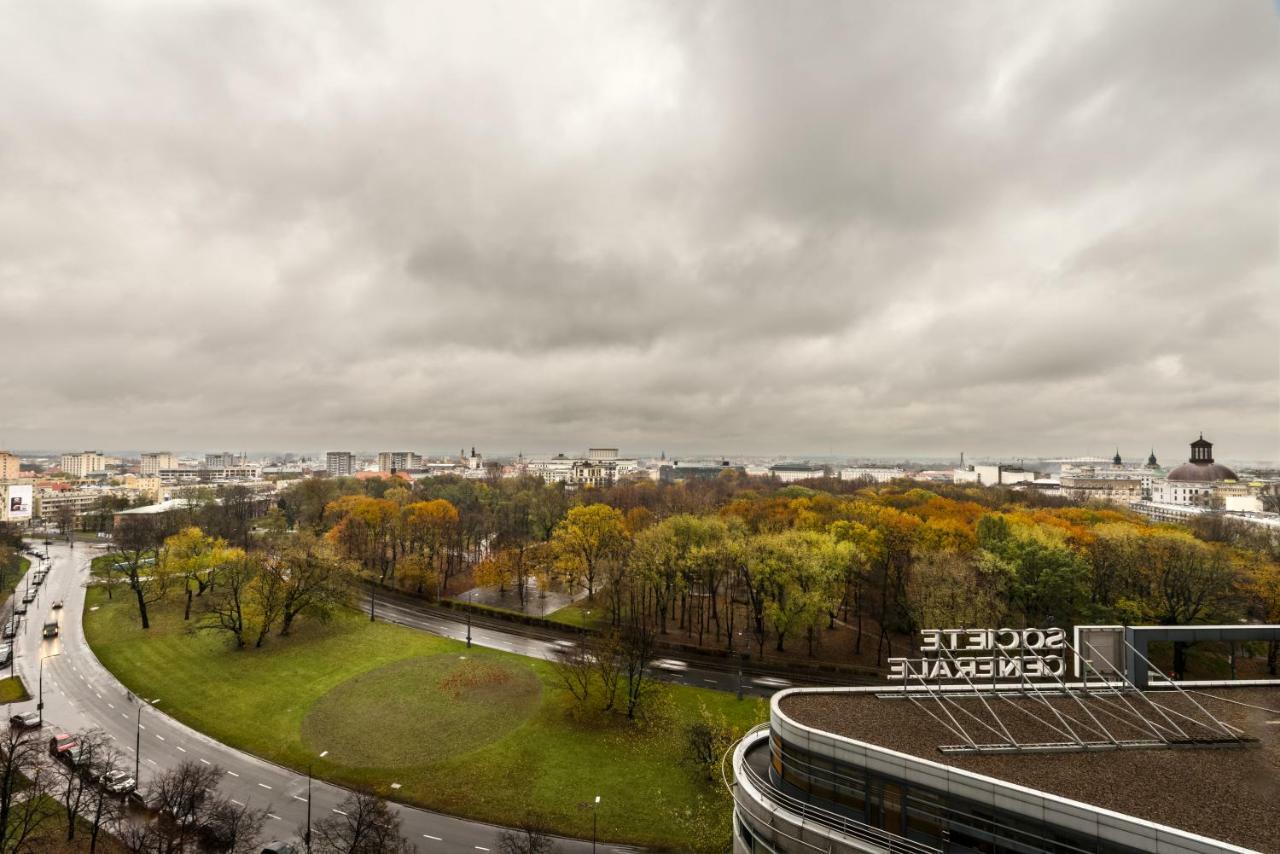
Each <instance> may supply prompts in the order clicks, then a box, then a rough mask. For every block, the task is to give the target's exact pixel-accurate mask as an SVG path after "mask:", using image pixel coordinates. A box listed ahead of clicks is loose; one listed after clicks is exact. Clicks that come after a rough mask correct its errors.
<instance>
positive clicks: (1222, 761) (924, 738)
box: [778, 687, 1280, 851]
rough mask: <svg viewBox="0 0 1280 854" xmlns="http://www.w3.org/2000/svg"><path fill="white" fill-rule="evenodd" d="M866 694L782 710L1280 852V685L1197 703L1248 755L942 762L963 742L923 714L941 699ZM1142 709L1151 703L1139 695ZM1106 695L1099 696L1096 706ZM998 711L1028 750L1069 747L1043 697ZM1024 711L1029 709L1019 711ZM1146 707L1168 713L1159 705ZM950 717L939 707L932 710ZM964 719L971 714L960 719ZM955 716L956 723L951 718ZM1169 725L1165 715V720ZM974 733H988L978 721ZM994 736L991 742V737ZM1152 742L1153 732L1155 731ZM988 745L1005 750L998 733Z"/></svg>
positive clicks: (1197, 694) (790, 703)
mask: <svg viewBox="0 0 1280 854" xmlns="http://www.w3.org/2000/svg"><path fill="white" fill-rule="evenodd" d="M892 690H893V689H892V688H889V687H886V688H884V689H874V690H865V691H828V690H816V691H802V692H796V693H788V694H786V695H784V696H782V697H780V698H779V699H778V706H779V708H780V709H781V710H782V711H783V713H785V714H786V715H787V717H789V718H791V719H792V720H794V721H795V722H797V723H799V724H801V725H803V726H807V727H811V728H813V729H818V730H823V731H825V732H830V733H834V734H836V735H841V736H845V737H847V738H852V739H856V740H858V741H862V742H866V743H868V744H872V745H876V746H879V747H885V748H888V749H890V750H895V751H898V752H900V753H906V754H909V755H912V756H917V757H920V758H922V759H927V760H930V761H932V762H937V763H939V764H942V765H947V766H950V767H953V768H959V769H963V770H965V771H970V772H973V773H976V774H982V775H984V776H987V777H993V778H995V779H998V780H1003V781H1005V782H1009V783H1014V784H1017V785H1020V786H1025V787H1027V788H1031V789H1037V790H1040V791H1042V792H1047V793H1049V794H1053V795H1057V796H1059V797H1062V798H1067V799H1069V800H1073V801H1079V802H1081V803H1085V804H1090V805H1092V806H1096V807H1101V808H1103V809H1107V810H1112V811H1114V812H1118V813H1123V814H1125V815H1130V816H1135V817H1137V818H1142V819H1146V820H1147V821H1151V822H1155V823H1157V824H1163V825H1168V826H1170V827H1175V828H1178V829H1181V830H1185V831H1188V832H1190V833H1195V834H1199V835H1201V836H1207V837H1210V838H1213V839H1220V840H1223V841H1226V842H1230V843H1232V844H1234V845H1240V846H1244V847H1246V848H1255V849H1258V850H1260V851H1280V819H1277V813H1276V809H1277V807H1276V805H1277V804H1280V687H1264V688H1257V687H1255V688H1235V687H1231V688H1212V689H1196V690H1194V691H1190V692H1189V693H1190V696H1191V697H1193V698H1194V699H1195V700H1196V701H1197V702H1198V703H1200V704H1201V705H1202V706H1203V707H1204V708H1205V709H1206V710H1207V711H1208V712H1209V713H1210V714H1212V715H1213V716H1215V717H1217V718H1218V719H1219V720H1221V721H1223V722H1225V723H1227V724H1230V725H1232V726H1234V727H1238V728H1240V729H1241V730H1243V731H1244V733H1245V735H1246V736H1249V737H1253V738H1257V739H1259V743H1258V744H1257V745H1254V746H1248V747H1238V748H1237V747H1228V748H1211V747H1204V748H1150V749H1132V750H1104V751H1090V752H1071V753H1004V754H954V753H942V752H941V751H940V750H939V749H938V748H939V747H940V746H942V745H954V744H956V743H957V742H958V741H959V739H958V738H957V736H956V735H955V733H953V732H951V731H949V730H948V729H947V728H946V727H944V726H943V725H942V724H941V723H939V722H938V721H937V720H935V719H934V718H932V717H931V716H930V715H929V714H928V713H927V712H926V711H925V710H924V708H930V704H933V703H935V702H936V701H933V700H930V699H928V698H927V697H919V699H920V702H921V703H922V704H926V705H925V706H924V708H922V707H921V706H918V705H916V704H915V703H913V702H911V701H910V700H906V699H901V698H893V699H890V698H881V697H877V696H876V692H877V691H879V693H889V692H891V691H892ZM1129 696H1130V698H1131V699H1132V701H1133V702H1135V703H1137V704H1139V705H1145V701H1142V700H1141V699H1140V698H1136V697H1134V696H1133V695H1132V694H1130V695H1129ZM1146 696H1147V698H1149V699H1151V700H1152V701H1153V702H1155V703H1159V704H1160V705H1161V706H1162V707H1164V708H1166V709H1169V710H1170V713H1171V716H1172V717H1174V719H1175V720H1179V722H1180V723H1182V724H1183V725H1184V726H1188V725H1187V723H1186V722H1185V721H1183V720H1181V719H1179V718H1178V716H1177V714H1173V713H1176V712H1181V713H1183V714H1188V715H1193V716H1196V717H1198V718H1203V717H1204V716H1203V715H1202V714H1200V713H1199V712H1198V711H1197V710H1196V709H1195V708H1194V705H1193V704H1192V703H1190V702H1188V701H1187V700H1186V699H1185V698H1183V697H1182V696H1181V695H1179V694H1178V693H1177V692H1173V691H1148V692H1146ZM1097 699H1098V698H1095V700H1097ZM955 702H957V703H960V704H961V705H962V706H963V708H964V709H966V710H967V711H968V712H971V713H972V714H974V715H976V716H978V717H979V718H983V719H985V720H987V721H991V716H990V715H989V714H988V713H987V712H986V711H985V709H984V706H983V705H982V702H981V701H980V700H978V699H976V698H973V697H969V698H963V699H962V698H956V700H955ZM987 702H988V703H990V704H993V706H992V707H993V708H997V709H1000V708H1003V709H1007V710H1008V711H1007V713H1006V712H1004V711H1001V712H1000V713H999V714H1000V717H1001V720H1002V721H1003V722H1004V723H1005V725H1006V726H1008V727H1009V729H1010V730H1011V731H1012V733H1013V735H1014V737H1015V738H1017V739H1019V740H1027V741H1048V740H1055V741H1061V740H1062V738H1061V737H1060V736H1057V735H1052V736H1051V737H1046V734H1045V732H1044V729H1045V728H1044V726H1043V725H1042V724H1040V723H1038V722H1037V721H1036V719H1035V718H1033V717H1032V716H1031V715H1029V714H1025V711H1028V710H1038V711H1039V713H1040V714H1041V715H1047V714H1048V713H1047V711H1046V709H1045V707H1044V705H1043V704H1042V703H1039V702H1038V701H1036V700H1034V699H1013V698H1010V699H1009V700H997V699H996V698H994V697H991V696H988V697H987ZM1019 703H1021V704H1025V705H1024V706H1023V708H1022V709H1021V710H1018V709H1015V708H1013V706H1012V705H1010V704H1019ZM1053 703H1054V704H1055V705H1056V706H1057V708H1059V709H1060V710H1061V711H1062V712H1063V713H1071V712H1070V709H1071V708H1074V709H1075V712H1074V713H1071V714H1072V717H1077V718H1083V717H1084V715H1085V713H1084V712H1083V711H1081V710H1080V707H1079V706H1078V705H1076V703H1075V701H1074V700H1071V699H1070V698H1067V697H1059V698H1057V699H1054V700H1053ZM1146 708H1147V709H1148V710H1149V711H1151V712H1152V714H1153V715H1157V714H1158V712H1157V711H1156V710H1152V709H1151V708H1150V706H1146ZM930 710H931V711H934V712H935V714H939V712H938V711H937V710H936V708H931V709H930ZM956 715H957V717H963V715H962V714H960V713H958V712H957V713H956ZM943 717H945V716H943ZM1099 717H1100V718H1103V719H1105V720H1106V723H1107V726H1108V728H1112V729H1113V732H1114V734H1115V735H1116V736H1117V737H1118V738H1120V739H1122V740H1123V739H1125V738H1138V737H1142V735H1143V734H1142V733H1138V732H1136V731H1135V730H1133V729H1128V730H1126V729H1124V727H1125V726H1127V725H1125V724H1119V723H1116V722H1115V721H1114V720H1112V719H1107V718H1106V716H1105V714H1099ZM1156 720H1157V721H1159V718H1158V717H1157V718H1156ZM968 729H969V731H970V732H972V733H974V734H975V735H976V734H977V733H976V732H975V730H982V727H981V726H978V725H976V724H974V725H973V726H969V727H968ZM988 735H990V733H989V732H988ZM1145 735H1146V736H1147V737H1150V735H1151V734H1150V732H1147V733H1145ZM987 740H989V741H996V740H997V739H996V738H995V737H994V736H992V737H990V738H988V739H987Z"/></svg>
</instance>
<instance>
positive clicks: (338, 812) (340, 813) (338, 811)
mask: <svg viewBox="0 0 1280 854" xmlns="http://www.w3.org/2000/svg"><path fill="white" fill-rule="evenodd" d="M333 811H334V812H336V813H337V814H338V815H346V813H344V812H343V811H342V810H340V809H338V808H337V807H334V808H333Z"/></svg>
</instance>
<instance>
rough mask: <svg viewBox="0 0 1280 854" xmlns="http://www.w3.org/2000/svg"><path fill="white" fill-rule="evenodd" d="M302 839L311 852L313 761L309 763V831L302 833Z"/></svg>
mask: <svg viewBox="0 0 1280 854" xmlns="http://www.w3.org/2000/svg"><path fill="white" fill-rule="evenodd" d="M302 841H303V842H304V843H305V844H306V846H307V854H311V763H310V762H308V763H307V832H306V833H304V834H302Z"/></svg>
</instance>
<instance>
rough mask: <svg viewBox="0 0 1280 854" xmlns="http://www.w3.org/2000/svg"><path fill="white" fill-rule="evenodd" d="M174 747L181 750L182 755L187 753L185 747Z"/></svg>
mask: <svg viewBox="0 0 1280 854" xmlns="http://www.w3.org/2000/svg"><path fill="white" fill-rule="evenodd" d="M174 747H177V748H178V749H179V750H181V751H182V752H183V753H186V752H187V749H186V748H185V747H179V746H178V745H176V744H175V745H174Z"/></svg>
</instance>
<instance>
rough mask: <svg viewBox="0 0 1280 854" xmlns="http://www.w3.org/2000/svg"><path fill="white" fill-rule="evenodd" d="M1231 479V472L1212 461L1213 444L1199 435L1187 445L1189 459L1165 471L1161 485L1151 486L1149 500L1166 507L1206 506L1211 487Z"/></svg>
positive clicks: (1211, 496) (1232, 476)
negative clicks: (1169, 470) (1151, 499)
mask: <svg viewBox="0 0 1280 854" xmlns="http://www.w3.org/2000/svg"><path fill="white" fill-rule="evenodd" d="M1235 480H1236V473H1235V472H1233V471H1232V470H1231V469H1229V468H1227V467H1226V466H1224V465H1220V464H1218V463H1215V462H1214V461H1213V443H1212V442H1209V441H1208V440H1206V439H1205V438H1204V434H1203V433H1201V434H1200V438H1199V439H1196V440H1195V441H1194V442H1192V443H1191V458H1190V459H1189V460H1187V461H1186V462H1185V463H1183V464H1182V465H1179V466H1177V467H1175V468H1174V469H1173V471H1171V472H1169V474H1168V476H1167V477H1166V478H1165V480H1164V482H1163V483H1158V484H1156V485H1155V488H1154V489H1153V490H1152V498H1153V499H1154V500H1156V501H1158V502H1163V503H1166V504H1194V505H1199V506H1207V505H1209V504H1210V502H1211V500H1212V498H1213V495H1214V490H1215V488H1217V487H1218V486H1221V485H1222V484H1223V483H1226V482H1228V481H1232V482H1234V481H1235Z"/></svg>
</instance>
